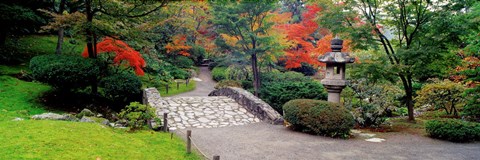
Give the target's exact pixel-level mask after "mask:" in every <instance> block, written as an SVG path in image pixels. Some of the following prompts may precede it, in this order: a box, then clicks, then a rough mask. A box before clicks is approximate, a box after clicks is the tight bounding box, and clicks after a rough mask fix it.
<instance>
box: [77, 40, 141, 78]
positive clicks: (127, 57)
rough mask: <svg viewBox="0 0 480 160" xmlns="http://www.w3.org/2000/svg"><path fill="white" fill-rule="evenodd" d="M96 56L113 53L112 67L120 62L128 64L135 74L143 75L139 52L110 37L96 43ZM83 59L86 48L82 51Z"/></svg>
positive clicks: (86, 54) (86, 52) (85, 55)
mask: <svg viewBox="0 0 480 160" xmlns="http://www.w3.org/2000/svg"><path fill="white" fill-rule="evenodd" d="M96 47H97V54H100V53H115V57H114V58H113V63H114V65H120V64H121V63H122V62H124V61H126V62H128V64H129V66H130V67H132V68H133V69H134V70H135V74H137V75H144V74H145V73H144V72H143V69H142V68H143V67H145V66H146V63H145V60H144V59H143V58H142V55H140V53H139V52H137V51H135V50H134V49H133V48H131V47H130V46H128V44H127V43H125V42H123V41H121V40H116V39H113V38H111V37H106V38H104V39H103V41H101V42H100V43H97V46H96ZM82 56H83V57H85V58H86V57H88V50H87V47H85V49H84V50H83V53H82Z"/></svg>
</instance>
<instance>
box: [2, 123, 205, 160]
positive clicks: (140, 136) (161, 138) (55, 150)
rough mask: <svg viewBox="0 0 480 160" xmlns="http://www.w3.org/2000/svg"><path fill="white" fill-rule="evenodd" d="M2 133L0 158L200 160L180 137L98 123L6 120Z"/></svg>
mask: <svg viewBox="0 0 480 160" xmlns="http://www.w3.org/2000/svg"><path fill="white" fill-rule="evenodd" d="M0 133H2V136H0V142H2V143H1V144H0V159H165V160H170V159H171V160H177V159H192V160H193V159H200V157H199V156H197V155H196V154H187V153H186V151H185V144H184V142H183V141H182V140H181V139H180V138H178V137H177V136H173V139H170V134H168V133H156V132H150V131H138V132H134V133H130V132H127V131H126V130H121V129H112V128H108V127H104V126H102V125H99V124H96V123H80V122H65V121H47V120H25V121H4V122H0Z"/></svg>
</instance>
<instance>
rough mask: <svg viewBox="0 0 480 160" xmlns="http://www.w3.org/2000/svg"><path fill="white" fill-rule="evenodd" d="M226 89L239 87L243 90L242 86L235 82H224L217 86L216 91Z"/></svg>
mask: <svg viewBox="0 0 480 160" xmlns="http://www.w3.org/2000/svg"><path fill="white" fill-rule="evenodd" d="M225 87H238V88H242V84H241V83H240V82H238V81H234V80H222V81H220V82H218V83H217V85H215V89H219V88H225Z"/></svg>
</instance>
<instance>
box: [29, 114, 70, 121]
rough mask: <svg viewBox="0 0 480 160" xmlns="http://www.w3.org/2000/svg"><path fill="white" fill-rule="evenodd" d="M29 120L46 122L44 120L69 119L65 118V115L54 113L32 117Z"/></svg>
mask: <svg viewBox="0 0 480 160" xmlns="http://www.w3.org/2000/svg"><path fill="white" fill-rule="evenodd" d="M31 118H32V119H35V120H46V119H48V120H67V119H69V118H70V117H69V116H66V115H60V114H56V113H42V114H37V115H33V116H32V117H31Z"/></svg>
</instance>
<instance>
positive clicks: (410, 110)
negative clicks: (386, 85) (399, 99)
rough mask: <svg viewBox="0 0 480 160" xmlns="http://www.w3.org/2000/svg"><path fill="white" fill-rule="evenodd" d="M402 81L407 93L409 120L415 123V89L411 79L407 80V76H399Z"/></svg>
mask: <svg viewBox="0 0 480 160" xmlns="http://www.w3.org/2000/svg"><path fill="white" fill-rule="evenodd" d="M399 77H400V79H401V80H402V83H403V88H404V91H405V101H406V102H405V103H406V105H407V109H408V120H409V121H414V120H415V117H414V115H413V88H412V85H411V81H412V80H411V79H407V76H405V75H402V74H399Z"/></svg>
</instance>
